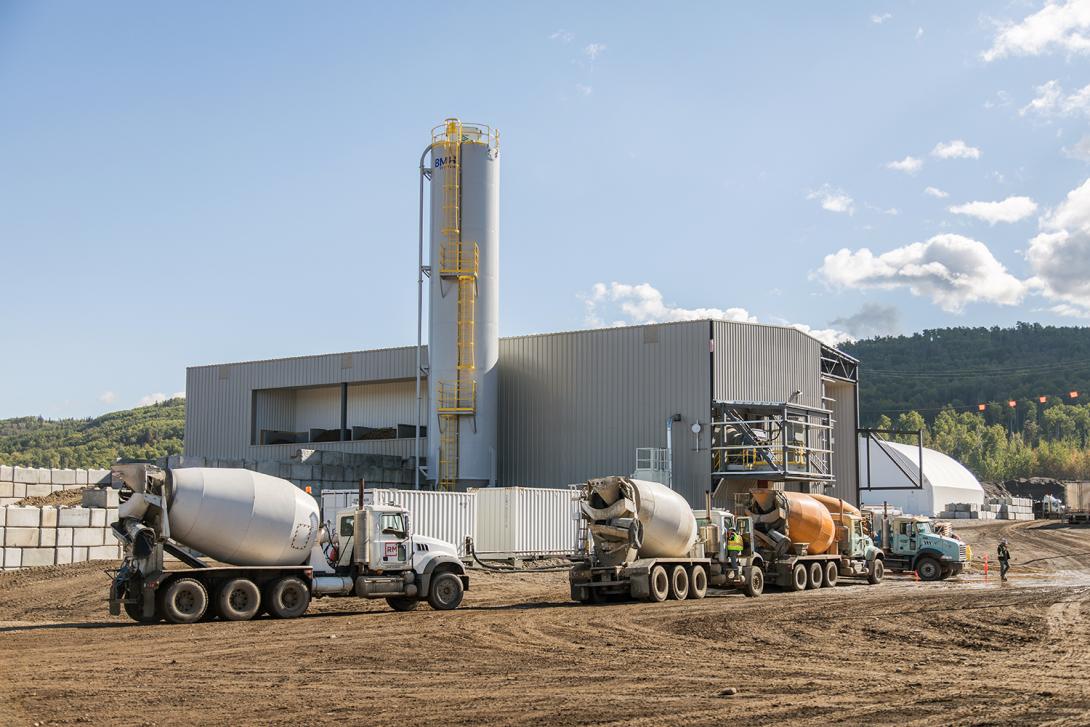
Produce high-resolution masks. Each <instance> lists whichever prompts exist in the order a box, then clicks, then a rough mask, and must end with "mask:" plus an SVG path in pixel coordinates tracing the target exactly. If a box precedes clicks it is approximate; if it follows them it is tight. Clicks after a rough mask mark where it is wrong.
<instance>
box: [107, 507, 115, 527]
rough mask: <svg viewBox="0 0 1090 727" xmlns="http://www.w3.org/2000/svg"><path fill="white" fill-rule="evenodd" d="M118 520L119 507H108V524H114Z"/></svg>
mask: <svg viewBox="0 0 1090 727" xmlns="http://www.w3.org/2000/svg"><path fill="white" fill-rule="evenodd" d="M116 522H117V508H116V507H108V508H106V524H107V525H112V524H114V523H116Z"/></svg>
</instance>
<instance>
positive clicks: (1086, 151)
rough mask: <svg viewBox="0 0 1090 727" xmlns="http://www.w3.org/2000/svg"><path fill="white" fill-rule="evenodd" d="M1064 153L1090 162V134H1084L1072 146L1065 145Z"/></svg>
mask: <svg viewBox="0 0 1090 727" xmlns="http://www.w3.org/2000/svg"><path fill="white" fill-rule="evenodd" d="M1063 153H1064V154H1065V155H1066V156H1069V157H1071V158H1072V159H1078V160H1080V161H1084V162H1090V136H1084V137H1082V138H1081V139H1079V140H1078V141H1077V142H1075V143H1074V144H1072V145H1071V146H1065V147H1064V148H1063Z"/></svg>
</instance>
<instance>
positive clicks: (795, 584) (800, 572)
mask: <svg viewBox="0 0 1090 727" xmlns="http://www.w3.org/2000/svg"><path fill="white" fill-rule="evenodd" d="M809 582H810V578H809V576H808V574H807V568H806V564H804V563H796V564H795V567H794V568H792V569H791V573H790V574H788V577H787V589H786V590H788V591H792V592H795V591H805V590H806V586H807V584H809Z"/></svg>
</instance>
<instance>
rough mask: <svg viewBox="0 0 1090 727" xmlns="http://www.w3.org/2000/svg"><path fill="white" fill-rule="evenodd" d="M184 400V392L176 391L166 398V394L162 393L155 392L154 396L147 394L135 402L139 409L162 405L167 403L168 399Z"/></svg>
mask: <svg viewBox="0 0 1090 727" xmlns="http://www.w3.org/2000/svg"><path fill="white" fill-rule="evenodd" d="M184 398H185V392H184V391H176V392H174V393H173V394H171V395H170V396H167V395H166V394H164V393H162V392H155V393H154V394H148V395H147V396H142V397H140V401H138V402H136V405H137V406H138V407H140V406H151V405H152V404H162V403H163V402H164V401H167V400H169V399H184Z"/></svg>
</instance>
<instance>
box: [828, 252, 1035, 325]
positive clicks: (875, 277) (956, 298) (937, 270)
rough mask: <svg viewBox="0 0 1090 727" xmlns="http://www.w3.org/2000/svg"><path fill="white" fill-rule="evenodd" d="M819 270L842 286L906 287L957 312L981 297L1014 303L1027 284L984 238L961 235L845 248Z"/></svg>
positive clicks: (832, 256)
mask: <svg viewBox="0 0 1090 727" xmlns="http://www.w3.org/2000/svg"><path fill="white" fill-rule="evenodd" d="M815 275H816V276H817V277H819V278H821V279H823V280H824V281H825V282H827V283H829V284H830V285H832V286H834V287H839V288H861V289H866V288H883V289H890V288H899V287H905V288H908V289H909V290H910V291H911V292H912V294H913V295H919V296H927V297H929V298H930V299H931V301H932V302H933V303H935V304H936V305H938V306H939V307H941V308H942V309H943V310H946V311H950V312H958V311H960V310H961V309H962V308H964V307H965V305H966V304H967V303H974V302H977V301H982V302H989V303H998V304H1002V305H1014V304H1016V303H1018V302H1020V301H1021V300H1022V298H1023V296H1024V295H1025V292H1026V291H1025V287H1026V286H1025V284H1024V283H1023V282H1022V281H1021V280H1018V279H1017V278H1015V277H1014V276H1013V275H1011V274H1010V273H1009V272H1007V269H1006V268H1005V267H1003V265H1002V263H1000V262H999V261H998V260H996V259H995V256H994V255H992V252H991V250H989V249H988V246H987V245H985V244H984V243H983V242H979V241H977V240H973V239H971V238H968V237H964V236H962V235H955V234H942V235H935V236H934V237H932V238H931V239H929V240H928V241H927V242H914V243H912V244H910V245H905V246H904V247H898V248H895V249H893V250H890V251H889V252H885V253H882V254H880V255H875V254H874V253H873V252H871V251H870V250H869V249H867V248H865V247H864V248H861V249H860V250H858V251H855V252H852V251H851V250H849V249H847V248H844V249H842V250H840V251H838V252H836V253H834V254H832V255H826V256H825V260H824V262H823V263H822V266H821V267H820V268H819V269H818V270H817V271H816V272H815Z"/></svg>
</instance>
